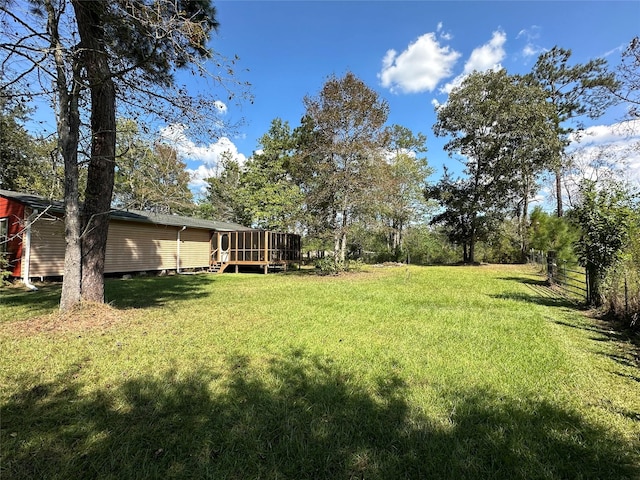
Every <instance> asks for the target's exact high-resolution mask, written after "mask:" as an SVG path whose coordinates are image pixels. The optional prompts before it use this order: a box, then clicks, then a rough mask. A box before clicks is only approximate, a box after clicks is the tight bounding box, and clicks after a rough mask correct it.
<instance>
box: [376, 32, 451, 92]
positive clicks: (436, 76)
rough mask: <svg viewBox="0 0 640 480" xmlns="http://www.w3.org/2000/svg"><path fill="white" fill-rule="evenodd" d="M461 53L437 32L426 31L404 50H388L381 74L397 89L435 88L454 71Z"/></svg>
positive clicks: (384, 83)
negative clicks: (437, 37)
mask: <svg viewBox="0 0 640 480" xmlns="http://www.w3.org/2000/svg"><path fill="white" fill-rule="evenodd" d="M440 29H441V25H440V24H439V25H438V30H440ZM460 55H461V54H460V53H459V52H456V51H455V50H452V49H451V48H450V47H449V46H442V45H440V43H439V42H438V40H437V39H436V36H435V34H434V33H426V34H424V35H422V36H420V37H418V39H417V40H416V41H415V42H413V43H411V44H409V46H408V47H407V49H406V50H405V51H403V52H402V53H400V54H398V52H396V51H395V50H393V49H391V50H388V51H387V53H386V54H385V56H384V59H383V60H382V70H381V71H380V73H378V78H379V79H380V82H381V85H382V86H383V87H384V88H389V89H390V90H391V92H393V93H396V92H402V93H419V92H425V91H433V90H434V89H435V88H436V86H437V85H438V83H439V82H440V81H441V80H443V79H445V78H448V77H450V76H451V75H452V69H453V66H454V65H455V63H456V62H457V60H458V59H459V58H460Z"/></svg>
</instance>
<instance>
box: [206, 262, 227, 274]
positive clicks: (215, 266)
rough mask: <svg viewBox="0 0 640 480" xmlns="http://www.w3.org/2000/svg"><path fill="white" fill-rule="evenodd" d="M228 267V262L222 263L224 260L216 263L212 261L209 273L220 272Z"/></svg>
mask: <svg viewBox="0 0 640 480" xmlns="http://www.w3.org/2000/svg"><path fill="white" fill-rule="evenodd" d="M226 267H227V264H226V263H222V262H215V263H212V264H211V265H210V266H209V270H208V272H209V273H220V272H222V271H224V269H225V268H226Z"/></svg>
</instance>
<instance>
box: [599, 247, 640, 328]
mask: <svg viewBox="0 0 640 480" xmlns="http://www.w3.org/2000/svg"><path fill="white" fill-rule="evenodd" d="M602 296H603V301H604V305H605V306H606V308H607V309H608V310H609V312H611V313H612V314H614V315H615V316H616V317H618V318H620V319H622V320H624V321H625V323H626V324H627V325H628V326H629V327H631V328H633V329H636V330H640V238H638V235H632V239H631V241H630V244H629V246H628V247H627V248H626V249H625V250H624V252H623V253H622V254H620V255H619V256H618V258H617V260H616V262H615V263H614V264H613V265H612V266H611V267H609V268H608V269H607V272H606V274H605V277H604V281H603V284H602Z"/></svg>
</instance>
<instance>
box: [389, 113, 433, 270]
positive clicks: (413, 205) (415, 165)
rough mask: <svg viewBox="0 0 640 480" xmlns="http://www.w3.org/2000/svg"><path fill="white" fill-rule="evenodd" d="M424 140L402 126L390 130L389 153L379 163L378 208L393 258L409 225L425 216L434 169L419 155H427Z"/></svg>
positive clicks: (398, 254) (420, 135)
mask: <svg viewBox="0 0 640 480" xmlns="http://www.w3.org/2000/svg"><path fill="white" fill-rule="evenodd" d="M426 141H427V138H426V137H425V136H424V135H423V134H418V135H414V134H413V132H411V130H409V129H408V128H406V127H403V126H401V125H393V126H392V127H391V129H390V131H389V142H390V143H389V147H388V148H389V153H388V158H387V161H386V162H384V163H382V164H381V169H382V171H381V172H380V176H379V181H378V182H377V185H378V186H379V189H378V198H377V201H378V204H377V205H378V207H377V208H378V209H379V211H380V212H381V215H382V221H383V223H384V224H385V229H386V233H387V238H388V249H389V251H390V252H393V253H394V255H395V256H396V257H400V256H401V255H402V251H403V238H404V231H405V229H406V228H407V227H408V226H409V223H410V222H412V221H414V220H417V219H418V217H420V216H421V215H422V214H423V213H424V209H425V198H424V196H423V189H424V187H425V184H426V181H427V177H428V176H429V175H431V173H432V172H433V169H431V168H430V167H429V166H428V164H427V159H426V158H425V157H421V156H420V154H421V153H424V152H426V150H427V147H426Z"/></svg>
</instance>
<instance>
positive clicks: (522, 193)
mask: <svg viewBox="0 0 640 480" xmlns="http://www.w3.org/2000/svg"><path fill="white" fill-rule="evenodd" d="M545 105H546V104H545V101H544V96H543V94H542V92H541V90H540V89H539V87H537V86H531V85H529V84H527V83H526V82H523V81H521V79H520V78H519V77H509V76H508V75H507V73H506V72H505V71H504V70H500V71H497V72H493V71H490V72H485V73H474V74H471V75H470V76H468V77H467V78H466V79H465V80H464V81H463V82H462V84H461V85H460V87H458V88H457V89H455V90H453V91H452V92H451V94H450V95H449V99H448V100H447V103H445V104H444V105H443V106H441V107H440V108H438V110H437V122H436V124H435V125H434V127H433V128H434V132H435V134H436V135H437V136H451V140H450V141H449V142H447V143H446V144H445V147H444V148H445V150H446V151H447V152H449V155H451V156H453V155H461V156H462V157H463V158H464V163H465V174H466V175H467V179H465V180H458V181H453V180H452V179H451V178H449V177H448V175H445V178H444V179H443V181H442V182H441V184H440V185H439V186H437V188H435V189H427V190H426V194H427V196H428V198H433V199H435V200H439V201H441V202H443V203H444V204H445V205H446V206H447V208H450V209H452V210H451V211H450V212H449V213H448V214H446V215H445V214H441V215H440V216H439V217H438V218H439V219H440V220H441V221H444V220H445V219H447V218H448V220H447V223H449V224H450V225H451V226H452V225H457V226H456V227H455V228H454V230H455V231H456V232H458V233H457V234H456V235H462V236H465V242H464V243H465V244H466V245H468V258H466V259H465V260H466V261H469V262H474V261H475V260H474V255H475V244H476V241H477V238H478V235H479V233H480V232H481V231H483V229H484V228H486V226H487V225H488V224H491V223H492V222H493V221H494V220H495V219H496V218H499V217H500V216H504V215H505V214H506V212H507V210H509V209H511V210H514V206H515V205H517V204H518V203H522V204H523V205H521V206H520V209H521V211H522V212H523V216H524V215H526V210H527V209H528V198H529V196H530V195H531V194H532V192H533V191H534V180H535V177H536V174H537V173H538V172H539V171H540V170H541V168H542V165H544V161H545V158H546V154H547V153H548V151H549V149H550V148H552V146H553V145H554V141H553V139H554V138H555V131H554V130H553V128H552V123H551V119H550V111H549V109H547V108H545ZM457 195H463V196H465V197H466V198H460V199H450V198H449V197H452V196H457ZM522 199H524V200H522ZM445 213H446V212H445ZM454 220H455V221H454ZM461 222H464V223H466V224H465V225H462V224H461Z"/></svg>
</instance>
